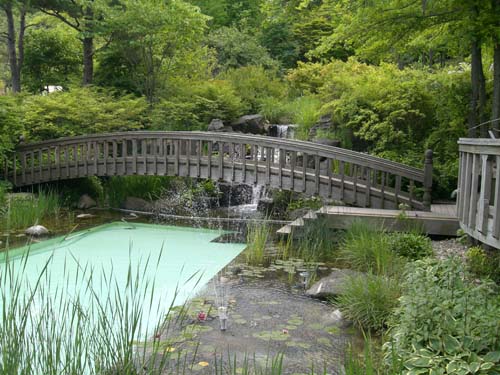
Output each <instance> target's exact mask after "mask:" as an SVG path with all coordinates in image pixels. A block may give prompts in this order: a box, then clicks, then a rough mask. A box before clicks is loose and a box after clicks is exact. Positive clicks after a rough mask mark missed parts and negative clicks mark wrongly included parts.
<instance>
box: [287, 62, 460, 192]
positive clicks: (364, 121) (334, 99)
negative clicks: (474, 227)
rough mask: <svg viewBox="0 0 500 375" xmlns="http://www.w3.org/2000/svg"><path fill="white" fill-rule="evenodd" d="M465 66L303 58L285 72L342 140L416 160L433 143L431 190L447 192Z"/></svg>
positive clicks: (418, 162)
mask: <svg viewBox="0 0 500 375" xmlns="http://www.w3.org/2000/svg"><path fill="white" fill-rule="evenodd" d="M467 70H468V69H464V68H463V67H462V66H457V67H449V68H444V69H442V70H436V71H434V72H426V71H422V70H419V69H410V68H407V69H405V70H399V69H398V68H397V67H396V66H395V65H391V64H381V65H379V66H374V65H368V64H363V63H360V62H358V61H356V60H355V59H349V60H348V61H347V62H342V61H333V62H330V63H328V64H325V65H323V64H319V63H308V64H303V63H302V64H299V66H298V68H297V69H295V70H293V71H291V72H289V74H288V76H287V78H288V82H289V83H290V86H291V88H290V91H291V92H292V93H294V94H298V95H300V94H305V95H309V94H311V93H312V94H316V95H317V97H319V98H320V100H321V110H320V111H319V112H320V114H331V115H332V120H333V128H332V129H331V130H330V131H331V132H332V133H333V134H338V135H339V137H341V138H342V140H343V145H349V146H351V145H352V148H353V149H355V150H357V151H363V152H369V153H372V154H376V155H378V156H381V157H384V158H388V159H391V160H395V161H399V162H403V163H406V164H410V165H413V166H416V167H419V168H421V167H422V160H423V152H424V150H425V149H426V148H431V149H433V150H434V155H435V157H434V170H435V176H434V178H435V180H436V182H437V183H436V184H435V191H434V193H435V194H436V195H437V196H441V197H443V196H444V197H446V198H449V194H450V193H451V191H452V190H454V189H455V187H456V178H457V171H458V168H457V163H458V161H457V160H458V158H457V157H456V155H457V152H458V148H457V147H458V146H457V142H456V141H457V139H458V138H459V137H460V136H463V135H465V133H466V118H467V105H468V103H467V100H468V96H469V92H470V88H469V84H468V81H467V80H468V72H467ZM302 137H303V136H302ZM347 138H350V139H347Z"/></svg>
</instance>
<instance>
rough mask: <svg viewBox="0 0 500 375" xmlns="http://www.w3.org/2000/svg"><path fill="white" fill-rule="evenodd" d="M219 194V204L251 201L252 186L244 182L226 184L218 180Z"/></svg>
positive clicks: (223, 205)
mask: <svg viewBox="0 0 500 375" xmlns="http://www.w3.org/2000/svg"><path fill="white" fill-rule="evenodd" d="M218 187H219V191H220V196H219V206H221V207H229V206H239V205H242V204H248V203H251V201H252V187H251V186H250V185H245V184H228V183H224V182H220V183H219V184H218Z"/></svg>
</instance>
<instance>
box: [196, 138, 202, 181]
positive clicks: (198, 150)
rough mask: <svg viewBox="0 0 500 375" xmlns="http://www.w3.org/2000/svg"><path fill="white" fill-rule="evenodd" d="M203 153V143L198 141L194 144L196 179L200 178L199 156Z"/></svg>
mask: <svg viewBox="0 0 500 375" xmlns="http://www.w3.org/2000/svg"><path fill="white" fill-rule="evenodd" d="M202 152H203V141H202V140H199V141H197V143H196V177H198V178H200V176H201V154H202Z"/></svg>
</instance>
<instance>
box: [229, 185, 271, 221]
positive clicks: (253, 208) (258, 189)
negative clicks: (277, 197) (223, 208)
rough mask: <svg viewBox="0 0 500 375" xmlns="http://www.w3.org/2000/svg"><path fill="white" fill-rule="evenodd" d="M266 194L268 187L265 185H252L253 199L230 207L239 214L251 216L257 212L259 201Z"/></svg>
mask: <svg viewBox="0 0 500 375" xmlns="http://www.w3.org/2000/svg"><path fill="white" fill-rule="evenodd" d="M265 196H266V187H265V186H264V185H253V186H252V200H251V201H250V203H248V204H241V205H239V206H233V207H229V209H230V210H231V211H233V212H234V213H237V214H238V215H239V216H249V215H251V214H254V213H255V212H257V207H258V205H259V201H260V200H261V199H262V198H264V197H265Z"/></svg>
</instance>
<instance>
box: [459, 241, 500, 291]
mask: <svg viewBox="0 0 500 375" xmlns="http://www.w3.org/2000/svg"><path fill="white" fill-rule="evenodd" d="M465 256H466V260H467V268H468V270H469V271H470V272H471V273H472V274H473V275H475V276H477V277H479V278H489V279H491V280H493V281H495V282H496V283H500V254H498V252H497V251H495V250H493V252H491V253H487V252H486V251H485V250H483V249H482V248H480V247H479V246H474V247H471V248H469V249H468V250H467V253H465Z"/></svg>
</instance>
